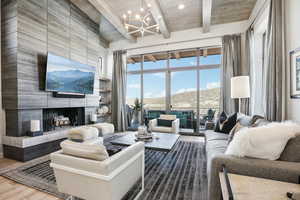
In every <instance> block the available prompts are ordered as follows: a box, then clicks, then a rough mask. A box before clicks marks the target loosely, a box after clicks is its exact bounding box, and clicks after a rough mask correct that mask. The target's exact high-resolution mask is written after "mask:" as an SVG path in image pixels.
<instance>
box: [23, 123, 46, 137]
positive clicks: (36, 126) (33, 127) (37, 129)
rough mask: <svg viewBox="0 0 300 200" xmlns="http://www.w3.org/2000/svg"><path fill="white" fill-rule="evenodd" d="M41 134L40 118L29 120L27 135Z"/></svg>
mask: <svg viewBox="0 0 300 200" xmlns="http://www.w3.org/2000/svg"><path fill="white" fill-rule="evenodd" d="M41 135H43V132H42V131H41V123H40V120H30V131H28V132H27V136H29V137H36V136H41Z"/></svg>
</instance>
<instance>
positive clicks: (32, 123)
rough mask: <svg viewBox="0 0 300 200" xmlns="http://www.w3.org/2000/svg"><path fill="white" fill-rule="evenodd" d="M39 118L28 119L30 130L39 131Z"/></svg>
mask: <svg viewBox="0 0 300 200" xmlns="http://www.w3.org/2000/svg"><path fill="white" fill-rule="evenodd" d="M40 130H41V127H40V120H30V131H31V132H37V131H40Z"/></svg>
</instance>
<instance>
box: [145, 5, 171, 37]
mask: <svg viewBox="0 0 300 200" xmlns="http://www.w3.org/2000/svg"><path fill="white" fill-rule="evenodd" d="M145 2H146V4H147V5H148V4H149V5H151V7H150V12H151V14H152V16H153V18H154V20H155V21H156V23H157V24H159V30H160V32H161V33H162V34H163V36H164V38H170V36H171V33H170V31H169V29H168V27H167V23H166V20H165V17H164V15H163V13H162V11H161V7H160V5H159V3H158V1H157V0H145Z"/></svg>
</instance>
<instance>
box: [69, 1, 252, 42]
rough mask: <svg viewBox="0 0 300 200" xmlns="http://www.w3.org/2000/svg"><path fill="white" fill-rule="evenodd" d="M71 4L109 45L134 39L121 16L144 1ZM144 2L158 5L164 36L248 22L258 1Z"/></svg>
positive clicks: (136, 8) (135, 10)
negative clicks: (85, 16) (89, 21)
mask: <svg viewBox="0 0 300 200" xmlns="http://www.w3.org/2000/svg"><path fill="white" fill-rule="evenodd" d="M71 1H72V2H73V3H74V4H75V5H77V6H78V7H79V8H80V9H81V10H83V11H84V12H85V13H86V14H87V15H88V16H89V17H90V18H91V19H92V20H93V21H95V22H96V23H99V22H100V33H101V37H102V38H103V39H104V40H106V41H107V42H112V41H117V40H120V39H124V38H127V39H130V40H134V37H132V36H130V35H128V34H127V33H126V30H125V29H124V27H123V25H122V20H121V17H122V14H124V13H127V11H128V10H131V11H132V12H133V13H136V12H138V10H139V8H140V6H141V0H71ZM144 1H145V2H151V3H155V4H157V5H158V7H159V8H160V9H159V10H160V11H161V14H162V21H163V22H164V23H165V25H166V30H163V29H161V32H162V33H163V35H164V36H165V35H168V33H170V32H174V31H181V30H186V29H192V28H199V27H202V26H203V24H204V25H205V24H207V22H208V23H209V25H210V24H211V25H215V24H225V23H230V22H237V21H242V20H247V19H249V17H250V14H251V11H252V9H253V8H254V6H255V3H256V1H257V0H144ZM180 3H183V4H184V5H185V8H184V9H182V10H179V9H178V8H177V6H178V5H179V4H180ZM210 5H211V6H210ZM208 8H211V9H208ZM156 11H157V10H156ZM154 12H155V11H154ZM203 12H205V13H203ZM203 14H204V15H203ZM203 16H208V18H207V17H206V18H204V17H203ZM154 18H155V17H154ZM208 19H209V20H208ZM160 25H161V24H160ZM166 31H167V32H166ZM208 31H209V30H208ZM165 33H166V34H165ZM135 36H139V35H135Z"/></svg>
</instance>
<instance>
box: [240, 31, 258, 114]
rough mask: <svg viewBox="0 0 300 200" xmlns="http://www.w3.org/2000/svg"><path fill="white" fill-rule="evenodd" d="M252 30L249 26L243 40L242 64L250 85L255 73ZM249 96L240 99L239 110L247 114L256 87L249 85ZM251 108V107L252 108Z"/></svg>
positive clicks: (253, 82)
mask: <svg viewBox="0 0 300 200" xmlns="http://www.w3.org/2000/svg"><path fill="white" fill-rule="evenodd" d="M253 61H254V31H253V28H252V27H250V28H249V29H248V30H247V31H246V40H245V66H244V74H243V75H246V76H249V77H250V85H251V86H252V85H254V84H255V75H254V71H253V68H254V65H253ZM250 89H251V92H250V94H251V95H250V98H249V99H242V102H241V104H242V105H241V112H242V113H244V114H247V115H250V114H251V107H252V106H250V104H253V103H254V102H255V99H254V98H255V96H254V90H255V89H256V88H253V87H251V88H250ZM252 110H253V109H252Z"/></svg>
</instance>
